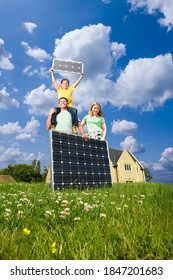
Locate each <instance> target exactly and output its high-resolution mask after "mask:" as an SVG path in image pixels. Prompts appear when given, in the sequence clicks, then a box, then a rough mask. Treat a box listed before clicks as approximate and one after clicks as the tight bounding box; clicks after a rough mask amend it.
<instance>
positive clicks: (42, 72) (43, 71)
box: [23, 65, 50, 78]
mask: <svg viewBox="0 0 173 280" xmlns="http://www.w3.org/2000/svg"><path fill="white" fill-rule="evenodd" d="M23 73H25V74H27V75H28V76H29V77H31V76H34V75H38V76H39V77H40V78H49V77H50V71H49V69H48V68H46V67H43V66H40V67H39V68H37V69H32V66H31V65H27V66H26V67H25V68H24V69H23Z"/></svg>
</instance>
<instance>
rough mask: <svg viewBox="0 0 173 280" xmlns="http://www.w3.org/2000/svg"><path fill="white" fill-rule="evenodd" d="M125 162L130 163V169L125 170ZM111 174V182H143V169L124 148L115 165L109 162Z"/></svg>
mask: <svg viewBox="0 0 173 280" xmlns="http://www.w3.org/2000/svg"><path fill="white" fill-rule="evenodd" d="M125 164H128V165H130V167H131V170H125ZM110 166H111V174H112V181H113V183H117V182H122V183H126V182H145V175H144V170H141V166H140V164H139V163H138V162H137V161H136V160H135V159H134V158H133V157H132V156H131V155H130V154H129V153H128V151H127V150H124V151H123V153H122V155H121V157H120V158H119V160H118V162H117V166H116V167H113V164H112V163H111V165H110Z"/></svg>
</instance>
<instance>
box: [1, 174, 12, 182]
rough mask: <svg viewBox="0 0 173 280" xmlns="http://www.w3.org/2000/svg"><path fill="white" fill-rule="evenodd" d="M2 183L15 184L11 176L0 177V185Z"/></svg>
mask: <svg viewBox="0 0 173 280" xmlns="http://www.w3.org/2000/svg"><path fill="white" fill-rule="evenodd" d="M3 182H15V180H14V179H13V177H12V176H11V175H0V183H3Z"/></svg>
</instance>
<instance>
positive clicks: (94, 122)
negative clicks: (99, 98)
mask: <svg viewBox="0 0 173 280" xmlns="http://www.w3.org/2000/svg"><path fill="white" fill-rule="evenodd" d="M81 125H82V126H83V127H84V126H85V125H87V129H88V135H89V138H93V139H97V140H105V139H106V123H105V119H104V117H103V113H102V110H101V105H100V103H98V102H93V103H92V104H91V107H90V110H89V112H88V115H86V116H85V117H84V118H83V120H82V122H81Z"/></svg>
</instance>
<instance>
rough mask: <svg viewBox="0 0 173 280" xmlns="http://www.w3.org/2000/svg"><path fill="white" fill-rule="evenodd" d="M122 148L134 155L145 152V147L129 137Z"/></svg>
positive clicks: (121, 144)
mask: <svg viewBox="0 0 173 280" xmlns="http://www.w3.org/2000/svg"><path fill="white" fill-rule="evenodd" d="M120 146H121V147H122V149H124V150H129V151H130V152H132V153H133V154H137V153H143V152H144V151H145V149H144V145H143V144H140V143H138V142H137V140H136V139H135V138H133V136H127V137H126V138H125V140H124V141H123V142H121V143H120Z"/></svg>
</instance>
